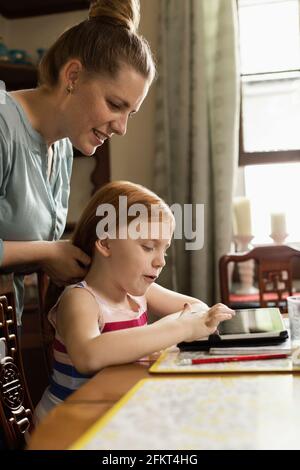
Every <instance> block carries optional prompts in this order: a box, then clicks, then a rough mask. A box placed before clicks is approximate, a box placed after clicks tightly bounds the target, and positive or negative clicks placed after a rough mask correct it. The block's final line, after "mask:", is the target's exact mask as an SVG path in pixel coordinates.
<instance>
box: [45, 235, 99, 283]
mask: <svg viewBox="0 0 300 470" xmlns="http://www.w3.org/2000/svg"><path fill="white" fill-rule="evenodd" d="M90 263H91V258H90V257H89V256H88V255H87V254H86V253H84V252H83V251H82V250H81V249H80V248H78V247H77V246H74V245H73V244H72V243H71V242H70V241H69V240H61V241H55V242H48V246H47V250H46V252H45V256H44V259H43V262H42V267H43V269H44V271H45V272H46V273H47V274H48V276H49V277H50V278H51V279H52V281H53V282H54V283H55V284H57V285H59V286H62V285H66V284H70V283H76V282H79V281H81V280H82V279H83V278H84V277H85V275H86V273H87V268H88V266H89V265H90Z"/></svg>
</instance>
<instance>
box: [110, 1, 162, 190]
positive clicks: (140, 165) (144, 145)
mask: <svg viewBox="0 0 300 470" xmlns="http://www.w3.org/2000/svg"><path fill="white" fill-rule="evenodd" d="M159 1H160V0H141V14H142V16H141V25H140V33H141V34H142V35H143V36H145V38H146V39H147V40H148V41H149V43H150V45H151V48H152V51H153V52H154V54H155V52H156V51H157V45H158V40H157V36H158V9H159ZM155 96H156V87H155V84H154V85H153V86H152V89H151V90H150V92H149V95H148V96H147V98H146V100H145V102H144V104H143V106H142V107H141V109H140V111H139V113H138V114H137V115H136V116H134V118H133V119H132V120H130V122H129V123H128V124H129V125H128V131H127V135H126V136H125V137H114V138H113V139H112V142H111V148H112V159H111V164H112V178H113V179H128V180H131V181H134V182H135V183H141V184H144V185H145V186H148V187H150V188H151V186H152V179H153V159H154V146H155V125H154V124H155Z"/></svg>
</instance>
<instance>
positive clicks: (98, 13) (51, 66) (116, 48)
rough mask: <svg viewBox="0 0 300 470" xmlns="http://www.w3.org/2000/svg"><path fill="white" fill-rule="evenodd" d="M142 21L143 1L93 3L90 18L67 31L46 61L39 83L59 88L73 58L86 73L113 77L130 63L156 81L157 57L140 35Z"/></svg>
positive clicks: (40, 66)
mask: <svg viewBox="0 0 300 470" xmlns="http://www.w3.org/2000/svg"><path fill="white" fill-rule="evenodd" d="M139 22H140V3H139V0H96V1H92V2H91V6H90V10H89V17H88V19H87V20H85V21H83V22H81V23H79V24H77V25H75V26H73V27H72V28H70V29H68V30H67V31H65V32H64V33H63V34H62V35H61V36H60V37H59V38H58V39H57V40H56V42H55V43H54V44H53V45H52V46H51V47H50V49H49V50H48V51H47V52H46V54H45V55H44V57H43V58H42V60H41V62H40V65H39V83H40V84H41V85H47V86H49V87H55V86H56V85H57V83H58V80H59V72H60V69H61V67H62V66H63V65H64V64H65V63H66V62H67V61H68V60H69V59H79V60H80V61H81V63H82V65H83V67H84V69H85V71H86V72H89V73H95V74H102V75H108V76H110V77H112V78H115V77H116V75H117V73H118V71H119V69H120V67H121V65H122V64H126V65H129V66H131V67H133V68H134V69H135V70H136V71H137V72H139V73H140V74H141V75H142V76H143V77H145V78H146V79H148V80H149V81H150V82H152V80H153V79H154V77H155V73H156V69H155V63H154V58H153V56H152V53H151V49H150V46H149V44H148V42H147V41H146V39H145V38H143V37H142V36H141V35H139V34H138V33H137V29H138V26H139Z"/></svg>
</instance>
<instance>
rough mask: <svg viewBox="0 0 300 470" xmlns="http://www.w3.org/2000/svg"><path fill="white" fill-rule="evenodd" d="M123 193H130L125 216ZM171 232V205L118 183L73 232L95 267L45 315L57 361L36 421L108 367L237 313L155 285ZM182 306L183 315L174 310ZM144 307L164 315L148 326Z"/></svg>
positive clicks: (202, 332)
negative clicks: (137, 211)
mask: <svg viewBox="0 0 300 470" xmlns="http://www.w3.org/2000/svg"><path fill="white" fill-rule="evenodd" d="M120 196H123V198H124V196H125V197H126V202H127V212H126V215H125V217H124V213H122V214H120V203H119V201H120V199H119V198H120ZM108 204H109V205H110V206H109V208H113V210H114V211H115V216H116V217H115V219H116V230H115V233H113V232H114V231H111V233H109V230H104V229H103V228H102V229H101V220H102V222H103V221H104V217H105V215H104V213H105V211H102V214H103V215H102V217H101V216H98V215H97V214H99V213H100V212H101V208H105V209H107V207H108V206H107V205H108ZM134 204H139V205H141V204H142V206H143V207H144V208H145V210H146V216H145V217H143V218H141V219H139V223H138V224H136V225H135V226H133V223H134V222H137V217H136V215H135V216H130V215H128V213H129V212H130V208H131V209H133V205H134ZM99 209H100V210H99ZM153 209H156V211H155V210H153ZM105 214H106V213H105ZM120 216H121V217H120ZM120 218H123V224H122V223H121V225H120V224H119V219H120ZM134 227H135V228H136V230H135V231H134V230H133V228H134ZM153 229H156V230H153ZM173 230H174V217H173V214H172V212H171V210H170V208H169V207H168V206H167V204H166V203H165V202H164V201H162V200H161V199H160V198H159V197H158V196H157V195H156V194H154V193H153V192H151V191H149V190H148V189H146V188H144V187H143V186H140V185H137V184H133V183H130V182H124V181H116V182H112V183H109V184H107V185H106V186H104V187H103V188H101V189H100V190H98V191H97V192H96V193H95V195H94V196H93V198H92V199H91V201H90V202H89V204H88V205H87V207H86V209H85V210H84V212H83V214H82V216H81V219H80V221H79V222H78V225H77V228H76V230H75V233H74V237H73V243H74V245H75V246H77V247H79V248H81V249H83V250H84V251H85V252H86V253H88V254H89V255H90V256H91V258H92V263H91V267H90V269H89V272H88V274H87V276H86V277H85V279H84V281H82V282H80V283H78V284H75V285H71V286H68V287H67V288H66V289H65V290H64V292H63V294H62V295H61V296H60V298H59V299H58V301H57V303H56V304H55V305H54V307H53V308H52V309H51V311H50V313H49V315H48V318H49V320H50V322H51V323H52V325H53V327H54V328H55V341H54V346H53V349H54V364H53V366H54V367H53V375H52V381H51V384H50V386H49V387H48V388H47V389H46V391H45V393H44V395H43V397H42V399H41V401H40V403H39V404H38V406H37V409H36V418H37V420H39V419H41V418H42V417H43V416H44V415H45V414H46V413H47V412H48V411H49V410H50V409H51V408H52V407H53V406H55V405H56V404H58V403H60V402H61V401H62V400H64V399H65V398H66V397H67V396H68V395H70V393H72V392H73V391H74V390H76V389H77V388H79V387H80V386H81V385H82V384H83V383H84V382H85V381H86V380H87V378H88V377H89V376H91V375H92V374H94V373H95V372H97V371H99V370H100V369H102V368H103V367H107V366H111V365H114V364H124V363H128V362H132V361H136V360H138V359H140V358H141V357H143V356H146V355H148V354H150V353H153V352H155V351H159V350H161V349H164V348H167V347H169V346H171V345H173V344H176V343H179V342H181V341H192V340H196V339H197V338H199V337H201V336H208V335H209V334H211V333H213V332H214V331H215V330H216V328H217V326H218V324H219V322H220V321H223V320H226V319H230V318H231V317H232V314H233V311H232V310H230V309H229V308H228V307H226V306H225V305H222V304H217V305H215V306H213V307H212V308H210V309H209V307H208V306H207V305H206V304H204V303H203V302H201V301H200V300H198V299H196V298H193V297H189V296H187V295H182V294H179V293H177V292H172V291H170V290H168V289H165V288H163V287H161V286H159V285H158V284H156V282H155V281H156V279H157V278H158V276H159V274H160V272H161V270H162V269H163V267H164V265H165V256H166V251H167V249H168V247H169V246H170V243H171V237H172V234H173ZM121 231H122V235H121ZM154 232H155V234H154V235H153V233H154ZM186 304H189V305H188V306H187V305H186ZM196 304H197V305H196ZM192 310H197V312H196V313H195V312H192ZM178 311H182V313H181V314H174V312H178ZM147 312H151V313H153V314H154V315H156V316H157V317H159V318H160V319H159V320H158V321H156V322H155V323H152V324H150V325H147ZM172 313H173V315H171V314H172Z"/></svg>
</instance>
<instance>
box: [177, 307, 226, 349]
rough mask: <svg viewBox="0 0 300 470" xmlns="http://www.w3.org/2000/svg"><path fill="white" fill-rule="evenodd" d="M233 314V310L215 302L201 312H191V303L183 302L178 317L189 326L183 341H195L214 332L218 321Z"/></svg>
mask: <svg viewBox="0 0 300 470" xmlns="http://www.w3.org/2000/svg"><path fill="white" fill-rule="evenodd" d="M234 314H235V312H234V310H232V309H231V308H229V307H227V306H226V305H224V304H216V305H214V306H213V307H211V308H210V309H209V310H207V311H206V312H202V313H201V312H200V313H198V312H192V306H191V304H185V307H184V309H183V311H182V313H181V315H180V318H179V320H181V321H182V322H185V324H186V325H187V326H188V327H189V332H188V337H187V338H186V339H185V341H196V340H197V339H199V338H201V337H206V336H209V335H211V334H213V333H215V331H216V330H217V326H218V325H219V323H220V322H221V321H224V320H230V319H231V318H232V317H233V315H234ZM187 331H188V330H187Z"/></svg>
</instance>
